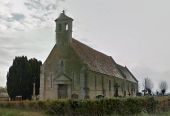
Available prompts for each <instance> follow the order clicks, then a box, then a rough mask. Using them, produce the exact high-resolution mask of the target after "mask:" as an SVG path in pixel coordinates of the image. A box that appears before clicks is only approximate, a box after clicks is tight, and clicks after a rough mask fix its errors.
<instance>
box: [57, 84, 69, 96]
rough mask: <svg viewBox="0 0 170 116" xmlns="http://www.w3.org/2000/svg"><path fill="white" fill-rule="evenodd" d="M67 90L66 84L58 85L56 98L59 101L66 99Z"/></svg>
mask: <svg viewBox="0 0 170 116" xmlns="http://www.w3.org/2000/svg"><path fill="white" fill-rule="evenodd" d="M67 89H68V86H67V85H66V84H59V85H58V98H59V99H66V98H67V97H68V93H67Z"/></svg>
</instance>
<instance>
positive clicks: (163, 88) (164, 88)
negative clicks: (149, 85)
mask: <svg viewBox="0 0 170 116" xmlns="http://www.w3.org/2000/svg"><path fill="white" fill-rule="evenodd" d="M159 88H160V90H161V93H162V95H165V93H166V91H167V89H168V84H167V82H166V81H161V82H160V85H159Z"/></svg>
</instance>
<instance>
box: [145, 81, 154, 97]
mask: <svg viewBox="0 0 170 116" xmlns="http://www.w3.org/2000/svg"><path fill="white" fill-rule="evenodd" d="M152 88H153V83H152V81H151V80H150V79H149V78H145V79H144V90H143V92H144V95H146V93H148V95H151V93H152Z"/></svg>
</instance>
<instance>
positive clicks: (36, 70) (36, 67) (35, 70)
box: [29, 58, 42, 97]
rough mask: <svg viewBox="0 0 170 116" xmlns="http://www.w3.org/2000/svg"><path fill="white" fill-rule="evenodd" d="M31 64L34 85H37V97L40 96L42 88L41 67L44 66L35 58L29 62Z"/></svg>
mask: <svg viewBox="0 0 170 116" xmlns="http://www.w3.org/2000/svg"><path fill="white" fill-rule="evenodd" d="M29 64H30V66H31V69H32V77H33V83H34V84H35V95H36V97H37V96H38V95H39V88H40V67H41V65H42V62H41V61H38V60H37V59H35V58H32V59H30V60H29Z"/></svg>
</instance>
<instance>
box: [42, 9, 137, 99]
mask: <svg viewBox="0 0 170 116" xmlns="http://www.w3.org/2000/svg"><path fill="white" fill-rule="evenodd" d="M55 22H56V44H55V46H54V47H53V49H52V51H51V53H50V54H49V56H48V57H47V59H46V61H45V62H44V64H43V65H42V67H41V75H40V99H41V100H47V99H95V98H98V97H100V96H102V97H105V98H111V97H114V96H122V97H123V96H135V95H136V93H137V91H138V80H137V79H136V78H135V77H134V75H133V74H132V73H131V72H130V71H129V69H128V68H127V67H123V66H121V65H119V64H117V63H116V62H115V61H114V60H113V58H112V57H111V56H107V55H105V54H103V53H101V52H99V51H96V50H94V49H93V48H90V47H89V46H87V45H85V44H83V43H81V42H79V41H77V40H76V39H73V37H72V22H73V19H72V18H70V17H68V16H66V15H65V13H64V12H63V13H61V14H60V16H59V17H58V18H57V19H56V20H55Z"/></svg>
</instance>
